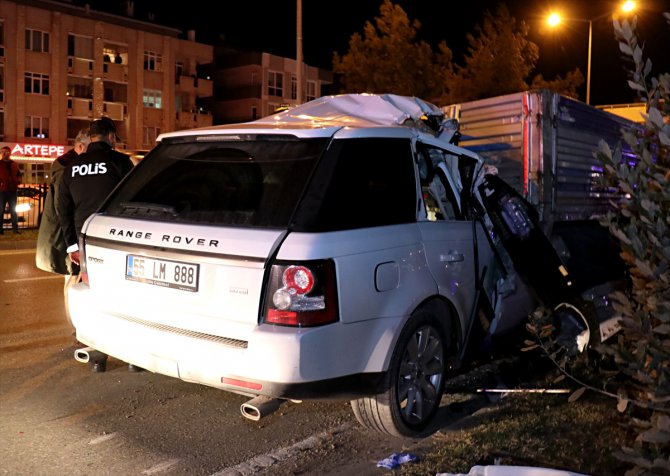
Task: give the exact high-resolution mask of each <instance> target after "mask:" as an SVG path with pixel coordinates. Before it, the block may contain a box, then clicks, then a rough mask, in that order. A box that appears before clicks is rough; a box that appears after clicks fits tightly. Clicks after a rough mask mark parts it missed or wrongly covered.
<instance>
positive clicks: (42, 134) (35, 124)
mask: <svg viewBox="0 0 670 476" xmlns="http://www.w3.org/2000/svg"><path fill="white" fill-rule="evenodd" d="M24 136H25V137H34V138H36V139H47V138H48V137H49V118H48V117H39V116H26V129H25V131H24Z"/></svg>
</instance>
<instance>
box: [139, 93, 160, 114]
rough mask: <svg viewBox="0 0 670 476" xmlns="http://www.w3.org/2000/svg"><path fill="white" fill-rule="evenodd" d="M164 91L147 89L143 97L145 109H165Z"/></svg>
mask: <svg viewBox="0 0 670 476" xmlns="http://www.w3.org/2000/svg"><path fill="white" fill-rule="evenodd" d="M162 95H163V93H162V91H159V90H157V89H145V90H144V94H143V95H142V103H143V104H144V107H153V108H156V109H162V108H163V99H162Z"/></svg>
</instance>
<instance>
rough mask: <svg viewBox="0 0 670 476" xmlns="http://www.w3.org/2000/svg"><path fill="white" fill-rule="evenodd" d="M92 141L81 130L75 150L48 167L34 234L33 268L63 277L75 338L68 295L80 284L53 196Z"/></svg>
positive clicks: (76, 140)
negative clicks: (35, 240) (66, 172)
mask: <svg viewBox="0 0 670 476" xmlns="http://www.w3.org/2000/svg"><path fill="white" fill-rule="evenodd" d="M89 142H91V138H90V136H89V133H88V129H82V130H81V131H79V133H78V134H77V137H75V139H74V147H73V148H72V149H70V150H68V151H67V152H66V153H64V154H63V155H61V156H60V157H58V158H57V159H56V160H54V161H53V162H52V164H51V171H50V174H49V189H48V190H47V196H46V200H45V202H44V211H43V212H42V218H41V219H40V227H39V231H38V234H37V246H36V250H35V265H36V266H37V267H38V268H39V269H42V270H44V271H48V272H49V273H56V274H62V275H64V276H65V285H64V287H63V296H64V302H65V315H66V317H67V321H68V323H69V324H70V327H71V328H72V335H73V336H74V326H73V325H72V320H71V319H70V310H69V308H68V302H67V293H68V289H69V288H70V287H71V286H73V285H74V284H76V283H77V281H79V266H77V265H76V264H74V263H72V261H70V257H69V256H68V253H67V251H66V245H65V240H64V238H63V229H62V228H61V226H60V221H59V220H58V215H57V213H56V196H57V194H58V189H59V188H60V186H61V182H62V181H63V172H64V171H65V168H66V167H67V166H68V165H69V164H70V163H71V162H72V161H73V160H74V159H75V158H77V157H78V156H79V154H82V153H84V152H85V151H86V148H87V147H88V144H89Z"/></svg>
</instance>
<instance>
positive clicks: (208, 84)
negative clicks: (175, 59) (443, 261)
mask: <svg viewBox="0 0 670 476" xmlns="http://www.w3.org/2000/svg"><path fill="white" fill-rule="evenodd" d="M176 84H177V88H176V89H177V91H178V92H180V93H195V94H196V95H197V96H202V97H207V96H211V95H212V91H213V90H214V81H212V80H211V79H203V78H198V77H197V76H184V75H180V76H177V78H176Z"/></svg>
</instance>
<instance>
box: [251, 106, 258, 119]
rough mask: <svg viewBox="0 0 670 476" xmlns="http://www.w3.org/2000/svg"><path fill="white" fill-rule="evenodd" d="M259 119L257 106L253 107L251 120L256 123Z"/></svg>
mask: <svg viewBox="0 0 670 476" xmlns="http://www.w3.org/2000/svg"><path fill="white" fill-rule="evenodd" d="M256 119H258V109H257V108H256V106H251V120H252V121H254V120H256Z"/></svg>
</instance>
